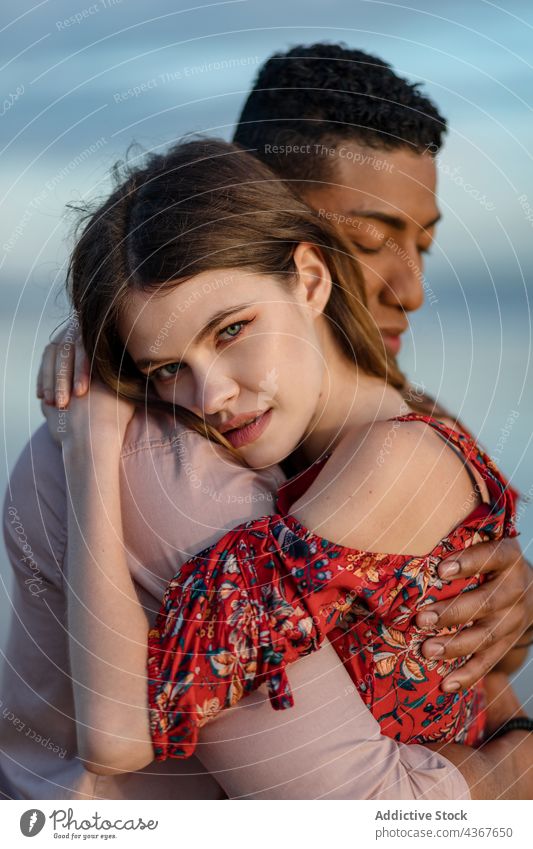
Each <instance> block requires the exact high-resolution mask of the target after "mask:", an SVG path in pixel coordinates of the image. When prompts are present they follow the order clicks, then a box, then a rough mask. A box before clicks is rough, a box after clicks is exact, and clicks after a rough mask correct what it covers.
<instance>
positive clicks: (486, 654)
mask: <svg viewBox="0 0 533 849" xmlns="http://www.w3.org/2000/svg"><path fill="white" fill-rule="evenodd" d="M509 648H511V646H510V645H509ZM500 658H501V651H500V648H499V646H496V647H493V648H489V649H486V650H485V651H482V652H479V653H478V654H475V655H474V656H473V657H471V658H470V660H468V661H467V662H466V663H465V665H464V666H461V667H460V669H454V670H453V672H450V673H449V675H447V676H446V677H445V678H443V679H442V682H441V689H442V690H444V692H447V693H453V692H457V691H458V690H466V689H467V688H468V687H472V685H473V684H475V683H476V682H477V681H479V680H480V679H481V678H484V677H485V675H487V673H488V672H490V670H491V669H492V668H493V666H495V665H496V664H497V663H498V661H499V660H500Z"/></svg>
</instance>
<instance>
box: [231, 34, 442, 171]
mask: <svg viewBox="0 0 533 849" xmlns="http://www.w3.org/2000/svg"><path fill="white" fill-rule="evenodd" d="M445 132H446V121H445V119H444V118H443V117H442V115H441V114H440V113H439V111H438V110H437V108H436V106H435V105H434V104H433V103H432V102H431V100H429V99H428V98H427V97H425V96H424V95H423V94H421V93H420V91H419V84H418V83H410V82H407V80H405V79H403V78H402V77H399V76H398V75H397V74H396V73H395V72H394V71H393V70H392V68H391V66H390V65H388V64H387V63H386V62H384V61H383V60H382V59H378V58H377V57H376V56H371V55H370V54H369V53H364V52H363V51H362V50H352V49H350V48H349V47H347V46H346V45H344V44H328V43H324V42H319V43H317V44H311V45H308V46H304V45H298V46H296V47H293V48H291V49H290V50H289V51H288V52H286V53H275V54H274V55H273V56H271V57H270V59H268V60H267V61H266V62H265V64H264V65H263V66H262V67H261V68H260V70H259V73H258V75H257V79H256V81H255V84H254V87H253V89H252V91H251V92H250V94H249V96H248V99H247V100H246V103H245V104H244V108H243V110H242V113H241V115H240V118H239V122H238V125H237V128H236V130H235V135H234V141H235V142H237V143H238V144H240V145H242V146H243V147H245V148H246V149H248V150H250V151H251V152H253V153H255V154H256V155H257V156H258V157H259V158H260V159H262V160H263V161H265V162H267V163H268V164H269V165H270V166H271V167H272V168H274V169H275V170H276V171H277V172H278V173H280V174H281V175H282V176H284V177H287V178H289V179H296V180H298V179H302V180H306V179H316V178H317V176H318V177H321V178H323V177H325V176H328V175H329V174H330V170H331V162H332V157H331V156H328V155H327V154H326V155H321V154H320V147H321V146H322V145H324V146H325V147H330V148H331V147H335V146H336V145H337V144H338V143H339V142H355V143H359V144H361V145H363V146H365V147H372V148H381V149H387V150H394V149H397V148H407V149H409V150H414V151H417V152H422V151H424V150H429V151H430V152H431V153H433V154H435V153H437V151H438V150H439V148H440V147H441V145H442V137H443V134H444V133H445ZM306 145H310V148H307V151H308V153H307V154H306V153H305V152H302V153H301V154H300V155H298V153H294V155H290V156H288V155H286V151H287V149H288V148H289V149H290V150H291V151H297V150H298V149H300V150H302V151H305V150H306ZM275 147H278V148H280V149H281V151H282V153H280V152H279V150H278V152H277V153H276V151H273V150H272V148H275ZM309 151H310V152H312V153H313V154H314V155H309ZM317 172H318V173H317Z"/></svg>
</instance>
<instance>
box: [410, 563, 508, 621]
mask: <svg viewBox="0 0 533 849" xmlns="http://www.w3.org/2000/svg"><path fill="white" fill-rule="evenodd" d="M522 598H523V589H522V581H521V580H516V581H515V580H512V579H511V577H509V578H507V576H506V575H501V576H498V577H497V578H494V579H493V580H491V581H486V582H485V583H484V584H482V585H481V586H480V587H477V588H476V589H474V590H470V591H469V592H467V593H461V594H460V595H458V596H454V598H451V599H449V601H439V602H436V603H435V604H431V605H428V606H427V607H426V608H424V610H423V611H421V612H420V613H419V614H418V615H417V617H416V622H417V625H418V627H419V628H428V627H429V628H445V627H446V628H449V627H451V626H453V625H464V624H466V622H472V621H474V622H475V621H476V620H478V619H483V618H485V617H486V616H491V615H493V614H494V613H498V614H499V615H502V614H503V611H504V610H506V609H507V608H509V607H513V606H516V607H517V610H518V613H519V615H520V616H521V617H525V609H524V604H523V603H521V602H522Z"/></svg>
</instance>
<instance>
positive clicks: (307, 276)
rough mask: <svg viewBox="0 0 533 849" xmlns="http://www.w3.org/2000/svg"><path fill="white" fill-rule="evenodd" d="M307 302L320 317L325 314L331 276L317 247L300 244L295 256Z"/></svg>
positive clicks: (305, 243)
mask: <svg viewBox="0 0 533 849" xmlns="http://www.w3.org/2000/svg"><path fill="white" fill-rule="evenodd" d="M293 259H294V264H295V266H296V271H297V273H298V276H299V283H300V286H302V287H303V288H302V294H303V297H304V298H305V302H306V303H307V305H308V306H309V307H311V308H312V310H313V313H314V314H315V315H316V316H318V315H321V314H322V313H323V312H324V309H325V306H326V304H327V302H328V300H329V297H330V294H331V287H332V282H331V274H330V273H329V269H328V266H327V265H326V262H325V260H324V257H323V256H322V253H321V251H320V249H319V248H317V247H316V245H312V244H311V243H310V242H300V244H299V245H298V246H297V248H296V250H295V251H294V254H293Z"/></svg>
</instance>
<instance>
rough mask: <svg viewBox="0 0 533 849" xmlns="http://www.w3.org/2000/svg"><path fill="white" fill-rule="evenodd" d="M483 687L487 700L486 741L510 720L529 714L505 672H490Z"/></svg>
mask: <svg viewBox="0 0 533 849" xmlns="http://www.w3.org/2000/svg"><path fill="white" fill-rule="evenodd" d="M483 686H484V688H485V696H486V698H487V729H486V739H489V738H490V736H491V735H492V734H494V732H495V731H497V730H498V728H501V726H502V725H504V724H505V723H506V722H508V721H509V720H510V719H514V717H515V716H527V714H526V712H525V710H524V709H523V707H522V705H521V704H520V702H519V701H518V699H517V697H516V695H515V692H514V690H513V688H512V686H511V682H510V681H509V676H508V675H505V673H504V672H489V674H488V675H487V677H486V678H485V680H484V682H483Z"/></svg>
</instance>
